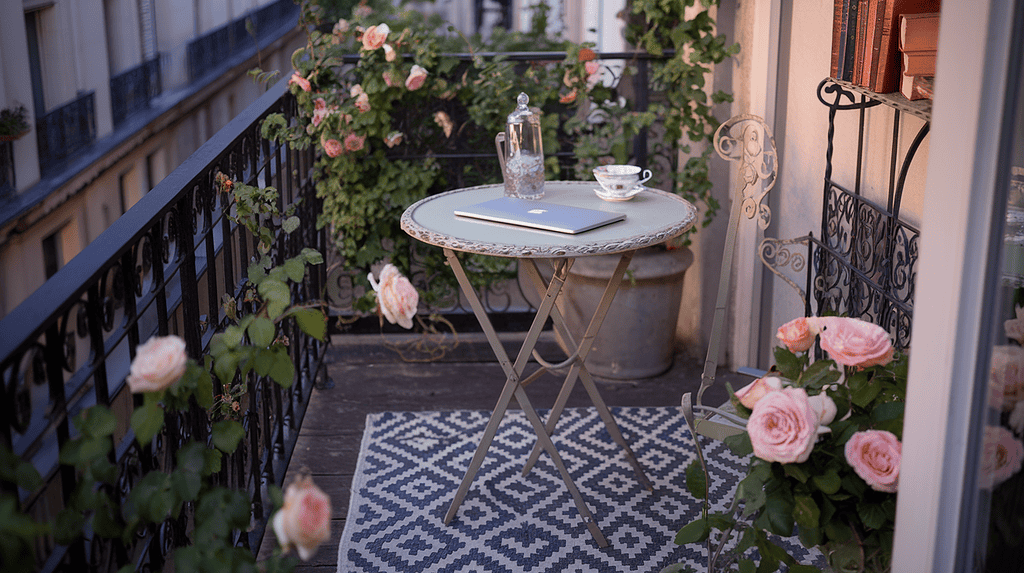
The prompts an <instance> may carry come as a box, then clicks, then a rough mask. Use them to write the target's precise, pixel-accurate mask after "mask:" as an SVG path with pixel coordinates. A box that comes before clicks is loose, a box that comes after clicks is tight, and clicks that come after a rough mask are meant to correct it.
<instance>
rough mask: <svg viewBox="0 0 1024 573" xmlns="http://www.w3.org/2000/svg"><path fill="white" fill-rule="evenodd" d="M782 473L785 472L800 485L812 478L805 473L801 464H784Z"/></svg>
mask: <svg viewBox="0 0 1024 573" xmlns="http://www.w3.org/2000/svg"><path fill="white" fill-rule="evenodd" d="M782 471H784V472H785V473H786V475H787V476H789V477H791V478H793V479H795V480H797V481H799V482H800V483H807V480H808V479H810V476H809V475H807V472H806V471H804V468H802V467H801V464H782Z"/></svg>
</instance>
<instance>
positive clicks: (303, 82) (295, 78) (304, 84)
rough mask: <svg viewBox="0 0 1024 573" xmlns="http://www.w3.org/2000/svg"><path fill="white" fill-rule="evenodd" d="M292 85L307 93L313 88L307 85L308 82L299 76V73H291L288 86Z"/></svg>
mask: <svg viewBox="0 0 1024 573" xmlns="http://www.w3.org/2000/svg"><path fill="white" fill-rule="evenodd" d="M292 84H295V85H297V86H299V87H300V88H302V91H304V92H308V91H310V90H311V89H313V87H312V86H310V85H309V80H307V79H306V78H304V77H302V76H300V75H299V72H295V73H293V74H292V77H291V79H290V80H288V85H292Z"/></svg>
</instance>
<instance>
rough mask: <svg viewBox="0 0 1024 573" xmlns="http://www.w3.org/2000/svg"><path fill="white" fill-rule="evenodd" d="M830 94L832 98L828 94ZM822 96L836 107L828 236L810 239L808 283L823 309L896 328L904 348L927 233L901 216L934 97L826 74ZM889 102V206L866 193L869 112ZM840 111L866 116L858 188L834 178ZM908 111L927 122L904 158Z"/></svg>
mask: <svg viewBox="0 0 1024 573" xmlns="http://www.w3.org/2000/svg"><path fill="white" fill-rule="evenodd" d="M829 95H832V96H833V97H831V98H829V97H827V96H829ZM818 100H819V101H821V102H822V103H823V104H824V105H825V106H827V107H828V108H829V125H828V147H827V149H826V154H825V178H824V195H823V202H822V217H821V238H820V240H819V239H811V242H812V243H813V245H812V250H813V265H814V273H813V274H814V276H813V283H814V284H813V288H812V287H811V282H810V279H809V282H808V290H809V291H810V292H811V296H812V298H813V299H814V301H815V306H816V307H817V309H816V313H817V314H839V315H844V316H853V317H857V318H862V319H864V320H870V321H871V322H874V323H875V324H878V325H880V326H883V327H885V328H886V329H887V330H889V332H890V333H891V334H892V335H893V337H894V339H895V345H896V346H897V348H899V349H903V348H906V347H908V346H909V344H910V327H911V317H912V314H913V312H912V311H913V297H914V283H915V277H916V268H917V257H918V237H919V235H920V233H919V231H918V230H917V229H916V228H914V227H913V226H912V225H909V224H907V223H906V222H904V221H903V220H902V219H901V218H900V205H901V202H902V197H903V189H904V185H905V183H906V178H907V173H908V171H909V169H910V165H911V163H912V162H913V160H914V157H915V156H916V154H917V151H918V149H919V148H920V146H921V144H922V142H923V141H924V138H925V137H926V136H927V135H928V132H929V126H930V123H929V122H930V119H931V105H930V102H908V101H906V100H903V99H901V98H894V97H892V96H890V95H884V94H875V93H873V92H869V91H867V90H865V89H864V88H860V87H857V86H853V85H852V84H849V83H848V82H840V81H836V80H833V79H826V80H823V81H822V82H821V83H820V84H819V85H818ZM883 104H884V105H885V106H887V107H890V108H892V109H893V113H894V118H893V133H892V140H891V143H890V145H891V147H890V161H889V170H888V171H889V186H888V195H887V199H886V205H885V206H882V205H879V204H876V203H874V202H872V201H870V200H868V199H866V198H864V197H863V196H861V195H860V172H861V161H862V157H863V148H864V144H865V132H864V117H865V113H866V110H868V109H870V108H872V107H875V106H878V105H883ZM840 111H857V112H858V113H859V114H860V124H859V130H858V136H857V172H856V173H857V174H856V176H855V179H854V185H853V187H852V189H851V188H850V187H847V186H844V185H841V184H840V183H838V182H837V181H835V180H834V179H833V176H832V154H833V149H834V143H835V117H836V113H837V112H840ZM901 114H911V115H914V116H916V117H919V118H921V119H923V120H924V123H923V125H922V126H921V127H920V128H919V129H918V132H917V134H916V135H915V137H914V139H913V141H912V142H911V144H910V145H909V146H908V147H907V149H906V151H905V152H904V155H903V157H902V159H901V158H900V157H899V151H900V145H899V142H900V135H899V129H900V124H901V121H900V117H901Z"/></svg>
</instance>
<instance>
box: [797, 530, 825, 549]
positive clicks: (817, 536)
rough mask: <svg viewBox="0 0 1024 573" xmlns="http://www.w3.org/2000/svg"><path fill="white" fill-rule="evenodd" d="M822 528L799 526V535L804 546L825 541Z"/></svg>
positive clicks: (811, 545) (812, 545)
mask: <svg viewBox="0 0 1024 573" xmlns="http://www.w3.org/2000/svg"><path fill="white" fill-rule="evenodd" d="M821 535H822V530H821V528H818V527H798V528H797V536H798V537H799V538H800V543H802V544H803V546H804V547H814V546H815V545H821V544H822V542H823V538H822V536H821Z"/></svg>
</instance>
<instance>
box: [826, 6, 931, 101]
mask: <svg viewBox="0 0 1024 573" xmlns="http://www.w3.org/2000/svg"><path fill="white" fill-rule="evenodd" d="M834 1H835V13H834V18H833V21H832V69H831V71H830V75H831V77H833V78H835V79H838V80H845V81H848V82H851V83H853V84H854V85H858V86H861V87H864V88H867V89H869V90H872V91H875V92H878V93H890V92H895V91H898V90H899V89H900V79H901V77H902V75H903V62H902V58H901V54H900V53H899V51H898V47H899V45H898V39H899V31H900V30H899V26H900V21H901V20H900V18H901V16H903V15H908V14H922V13H934V12H938V11H939V7H940V4H941V0H834ZM933 73H934V72H933ZM912 77H924V76H912ZM911 85H913V82H911Z"/></svg>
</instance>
